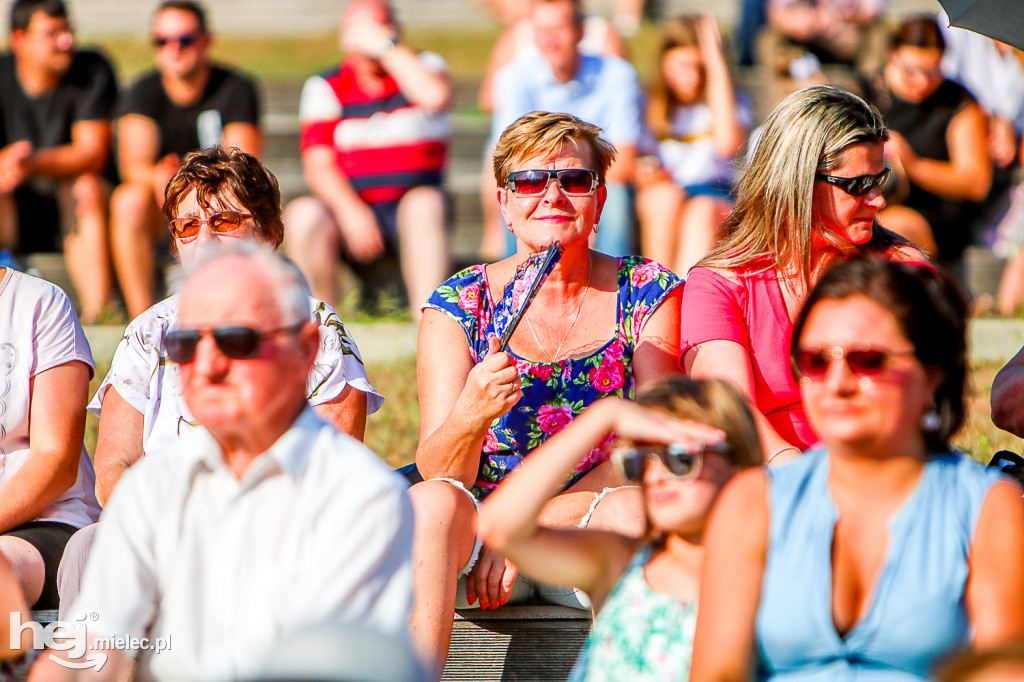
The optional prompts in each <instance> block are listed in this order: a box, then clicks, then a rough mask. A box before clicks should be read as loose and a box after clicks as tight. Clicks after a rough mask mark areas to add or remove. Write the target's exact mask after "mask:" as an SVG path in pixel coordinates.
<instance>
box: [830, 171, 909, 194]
mask: <svg viewBox="0 0 1024 682" xmlns="http://www.w3.org/2000/svg"><path fill="white" fill-rule="evenodd" d="M890 175H892V169H891V168H886V169H885V170H884V171H882V172H881V173H879V174H878V175H858V176H857V177H855V178H842V177H839V176H837V175H824V174H822V173H816V174H815V176H814V177H816V178H817V179H819V180H821V181H822V182H827V183H828V184H830V185H833V186H834V187H838V188H839V189H841V190H843V191H844V192H846V193H847V194H849V195H851V196H855V197H860V196H864V195H865V194H867V193H868V192H870V191H871V188H872V187H878V189H882V188H883V187H885V183H887V182H889V176H890Z"/></svg>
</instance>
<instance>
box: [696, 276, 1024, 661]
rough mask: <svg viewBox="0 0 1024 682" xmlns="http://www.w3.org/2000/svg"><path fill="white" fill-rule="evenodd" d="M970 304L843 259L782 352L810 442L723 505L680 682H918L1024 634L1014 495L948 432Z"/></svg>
mask: <svg viewBox="0 0 1024 682" xmlns="http://www.w3.org/2000/svg"><path fill="white" fill-rule="evenodd" d="M965 312H966V304H965V303H964V300H963V298H962V296H961V295H960V294H959V292H958V290H957V289H956V288H955V285H954V284H952V282H951V281H950V280H949V279H948V278H946V277H944V276H943V275H940V274H938V273H936V272H935V271H934V270H933V269H931V268H930V267H917V266H910V265H900V264H892V263H882V262H874V261H863V260H853V261H847V262H845V263H842V264H840V265H838V266H836V267H835V268H834V269H833V270H832V271H830V272H829V273H828V274H827V275H826V276H825V277H824V278H823V279H822V280H821V281H820V282H819V284H818V285H817V286H816V287H815V289H814V290H813V291H812V293H811V295H810V296H809V298H808V299H807V303H806V304H805V306H804V308H803V310H802V311H801V312H800V315H799V316H798V318H797V320H796V323H795V325H794V329H793V336H792V342H791V349H790V357H791V360H792V364H793V368H794V372H795V374H796V375H797V377H799V382H800V388H801V393H802V397H803V402H804V405H805V407H806V409H807V414H808V416H809V418H810V421H811V424H812V426H813V427H814V429H815V431H816V432H817V433H818V434H820V436H821V438H822V441H823V447H821V448H820V449H817V450H813V451H811V452H810V453H808V454H807V455H805V456H804V457H802V458H800V459H799V460H797V461H794V462H792V463H789V464H786V465H784V466H781V467H777V468H774V469H771V470H768V471H754V472H749V473H746V474H742V475H741V476H738V477H737V479H736V480H735V481H734V482H733V483H732V484H731V485H730V486H729V487H728V488H727V489H726V491H725V492H724V493H723V495H722V499H721V502H720V506H719V508H717V509H716V511H715V514H714V515H713V518H712V521H711V525H710V530H709V533H708V541H707V545H708V550H707V551H708V557H707V564H706V569H705V570H706V572H705V576H706V577H705V580H704V583H703V586H702V590H701V612H700V614H699V617H698V623H697V634H696V642H695V645H694V661H693V674H692V677H691V679H693V680H741V679H749V678H750V676H751V674H752V673H754V674H756V676H757V678H759V679H771V680H801V681H803V680H924V679H927V676H928V674H929V672H930V671H931V669H932V668H933V667H934V665H935V664H936V662H937V661H939V660H940V659H941V658H942V657H943V656H944V655H946V654H947V653H949V652H951V651H954V650H956V649H958V648H962V647H966V646H968V645H973V646H974V647H975V648H985V647H989V646H992V645H996V644H999V643H1003V642H1006V641H1010V640H1013V639H1014V638H1018V637H1020V636H1021V635H1022V634H1024V580H1021V576H1024V500H1022V498H1021V490H1020V488H1019V487H1018V486H1017V485H1016V484H1015V483H1013V482H1011V481H1010V480H1008V479H1000V478H999V475H998V474H995V473H992V472H990V471H986V470H985V469H983V468H982V467H981V466H980V465H978V464H976V463H975V462H973V461H972V460H970V459H969V458H968V457H966V456H965V455H963V454H962V453H959V452H956V451H954V450H951V449H950V444H949V440H950V438H951V437H952V435H953V434H954V433H955V432H956V430H957V429H958V428H959V427H960V425H961V424H962V423H963V418H964V403H963V390H964V382H965V377H966V357H967V353H966V342H965V328H966V323H965Z"/></svg>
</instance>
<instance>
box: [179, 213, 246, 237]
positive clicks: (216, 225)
mask: <svg viewBox="0 0 1024 682" xmlns="http://www.w3.org/2000/svg"><path fill="white" fill-rule="evenodd" d="M251 217H252V214H251V213H239V212H238V211H218V212H217V213H214V214H211V215H210V217H209V218H206V219H205V220H204V219H203V218H198V217H195V216H192V217H189V218H174V219H172V220H171V221H170V223H169V224H170V226H171V235H172V236H173V237H174V238H175V239H180V240H181V241H184V242H187V241H191V240H193V239H195V238H196V237H197V236H198V235H199V228H201V227H202V226H203V225H204V224H205V225H209V226H210V230H211V231H213V232H216V233H218V234H222V233H225V232H234V231H235V230H237V229H238V228H239V227H241V226H242V223H244V222H245V221H246V219H248V218H251Z"/></svg>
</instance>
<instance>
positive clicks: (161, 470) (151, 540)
mask: <svg viewBox="0 0 1024 682" xmlns="http://www.w3.org/2000/svg"><path fill="white" fill-rule="evenodd" d="M308 296H309V293H308V291H307V290H306V287H305V284H304V282H303V280H302V277H301V275H300V274H299V273H298V271H297V270H296V269H294V268H293V267H292V266H290V265H289V264H286V263H285V262H284V261H283V260H281V259H280V258H279V257H277V256H275V255H274V254H273V253H272V252H270V251H269V250H267V249H266V248H265V247H259V246H254V245H251V244H247V243H240V244H238V245H237V246H234V247H232V248H229V249H227V250H224V249H218V250H217V252H215V253H213V254H206V255H205V256H204V257H203V258H201V259H200V262H199V263H198V264H197V265H196V266H195V268H194V270H193V271H192V273H191V274H190V275H189V277H188V279H187V280H186V283H185V286H184V288H183V290H182V293H181V306H180V311H179V318H178V327H177V329H175V330H174V331H172V332H170V333H169V334H168V335H167V337H166V339H165V345H166V347H167V350H168V353H169V355H170V358H171V359H172V360H173V361H175V362H177V363H178V364H179V365H180V369H181V379H182V386H183V392H184V396H185V401H186V403H187V405H188V407H189V410H190V411H191V412H192V414H193V415H194V416H195V418H196V419H197V420H198V422H199V423H200V424H201V425H202V426H203V427H204V428H202V429H197V430H196V431H195V432H193V433H187V434H184V435H183V436H182V438H181V439H180V440H178V441H177V442H176V443H174V444H173V445H172V446H171V447H172V448H173V450H174V452H168V453H162V452H160V451H159V450H157V451H156V452H154V453H151V455H150V456H148V457H146V458H145V459H144V460H143V461H142V462H140V463H139V464H138V465H136V466H135V467H133V468H132V469H131V470H129V471H128V472H127V473H126V474H125V477H124V478H123V479H122V481H121V483H120V484H119V485H118V487H117V488H116V490H115V492H114V494H113V496H112V497H111V500H110V503H109V505H108V506H107V508H106V511H105V512H104V522H103V524H101V526H100V530H99V532H98V535H97V539H96V544H95V547H94V550H93V555H92V558H91V559H90V563H89V564H88V566H87V568H86V572H85V576H84V579H83V585H82V591H81V593H80V595H79V598H78V600H77V602H76V603H75V605H74V606H73V607H72V613H79V612H86V613H89V614H90V616H89V618H90V620H88V622H87V623H86V625H87V628H88V638H89V641H90V642H95V640H96V638H100V637H103V638H112V637H113V638H123V641H125V640H126V641H131V640H132V638H134V639H135V640H136V641H138V640H139V639H141V638H143V637H148V638H149V642H150V643H153V642H156V641H158V640H159V641H161V642H162V643H163V644H164V645H165V650H163V651H159V652H158V651H156V650H154V649H152V648H146V647H145V645H143V646H142V647H140V648H139V649H138V650H135V651H131V650H129V651H118V650H113V649H111V648H110V647H109V646H108V649H107V650H105V651H104V653H106V654H108V655H109V657H110V658H109V661H108V662H107V664H106V665H105V666H103V667H102V668H101V670H100V671H98V673H97V671H95V670H89V671H84V672H83V671H72V670H70V669H68V668H66V667H58V665H59V664H58V663H57V662H55V661H46V662H45V664H44V665H41V666H39V667H38V668H37V669H36V671H35V672H36V675H37V676H38V677H39V678H40V679H43V678H44V677H46V678H47V679H49V676H48V674H52V676H53V678H58V677H62V676H67V675H72V674H82V675H84V674H98V675H99V676H101V677H107V676H108V675H113V674H115V673H118V672H119V671H120V669H122V668H123V667H125V666H127V665H129V662H130V658H131V657H137V658H138V666H139V673H141V674H142V676H143V678H148V677H154V678H157V679H219V680H227V679H237V678H239V677H251V676H253V674H254V673H255V672H256V671H257V670H258V669H259V667H260V665H261V663H263V660H264V659H265V658H266V657H267V655H268V653H269V652H271V651H272V649H273V647H274V645H275V644H277V643H279V642H280V641H281V640H283V639H285V638H287V637H288V636H289V635H291V634H293V633H295V632H296V631H298V630H300V629H302V628H306V627H308V626H310V625H315V624H317V623H323V624H328V623H354V624H357V625H359V626H361V627H366V628H371V629H374V630H376V631H379V632H382V633H384V634H386V635H389V636H391V637H393V638H398V639H399V640H400V641H405V640H406V638H407V637H408V631H407V618H408V614H409V608H410V604H411V596H412V595H411V589H412V588H411V568H410V552H411V546H412V527H413V523H412V511H411V507H410V505H409V501H408V497H407V494H406V492H405V485H404V483H403V482H402V481H401V479H400V477H398V476H397V475H396V474H394V473H393V472H391V471H390V470H389V469H388V468H387V467H386V466H385V465H384V464H383V462H381V461H380V459H379V458H377V457H376V456H375V455H374V454H373V453H372V452H371V451H370V450H368V449H367V448H365V447H364V446H362V445H361V444H360V443H359V442H358V441H356V440H355V439H353V438H351V437H349V436H347V435H345V434H342V433H339V432H338V431H337V430H335V429H334V427H332V426H330V425H329V424H327V423H326V422H323V421H321V420H320V419H319V418H318V417H317V416H316V415H315V414H314V413H313V411H312V410H311V409H310V408H309V406H308V405H307V403H306V400H305V389H306V377H307V376H308V374H309V370H310V368H311V366H312V363H313V359H314V358H315V356H316V353H317V348H318V345H319V332H318V330H317V328H316V327H315V326H314V325H313V324H312V323H310V322H309V315H308V310H307V308H308V304H307V300H308ZM92 614H95V616H93V615H92ZM92 618H95V620H92ZM168 638H169V639H168ZM167 644H169V646H167ZM66 653H67V652H66ZM92 653H93V652H92V651H90V654H92ZM68 662H70V663H78V661H74V660H71V661H68ZM111 679H113V678H111Z"/></svg>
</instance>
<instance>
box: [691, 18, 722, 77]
mask: <svg viewBox="0 0 1024 682" xmlns="http://www.w3.org/2000/svg"><path fill="white" fill-rule="evenodd" d="M697 44H698V48H699V49H700V56H701V59H703V60H704V64H705V65H707V64H712V63H715V64H717V63H719V62H721V63H722V64H723V65H724V64H725V55H724V54H723V52H722V32H721V31H720V30H719V29H718V20H717V19H715V15H713V14H702V15H701V17H700V19H699V20H698V21H697Z"/></svg>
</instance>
